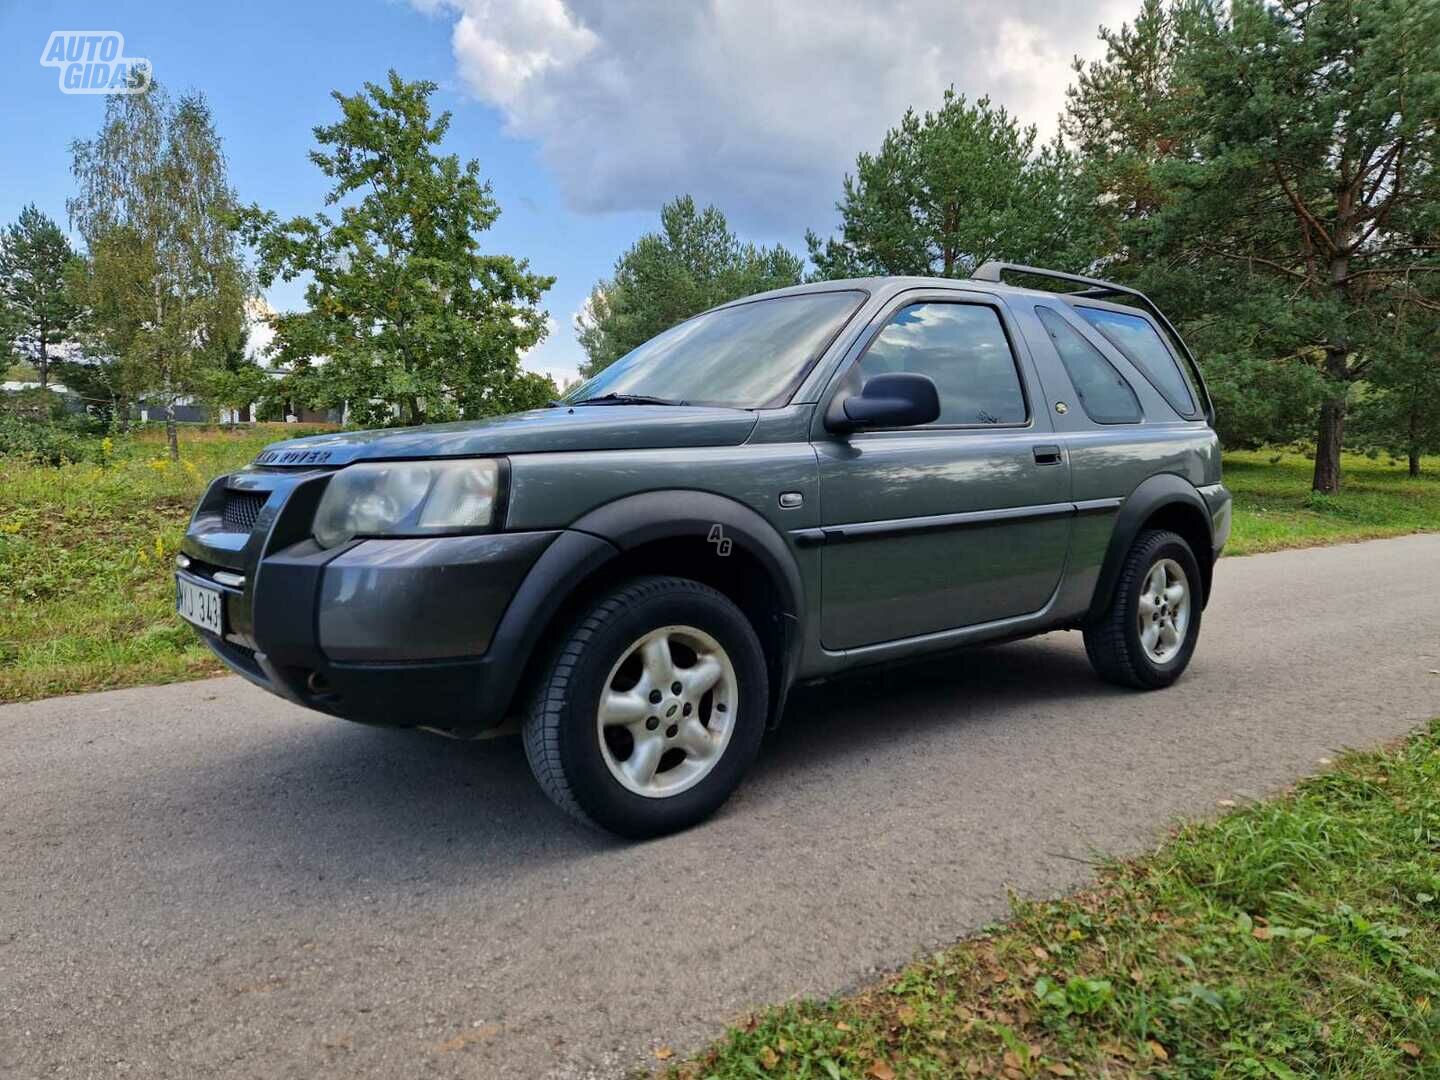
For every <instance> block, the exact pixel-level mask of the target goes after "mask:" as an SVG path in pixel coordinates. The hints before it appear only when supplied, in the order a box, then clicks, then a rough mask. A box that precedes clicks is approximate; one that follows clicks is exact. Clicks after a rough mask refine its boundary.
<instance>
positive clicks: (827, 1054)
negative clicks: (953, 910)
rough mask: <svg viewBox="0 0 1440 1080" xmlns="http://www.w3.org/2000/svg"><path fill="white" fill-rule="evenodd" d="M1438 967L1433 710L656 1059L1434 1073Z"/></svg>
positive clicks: (764, 1068) (1217, 1072)
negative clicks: (985, 925)
mask: <svg viewBox="0 0 1440 1080" xmlns="http://www.w3.org/2000/svg"><path fill="white" fill-rule="evenodd" d="M1437 968H1440V721H1436V722H1434V723H1432V724H1431V725H1430V726H1429V728H1428V729H1427V730H1426V731H1424V732H1422V733H1420V734H1418V735H1416V736H1415V737H1414V738H1412V739H1410V740H1409V741H1407V742H1406V743H1404V744H1403V745H1400V746H1398V747H1395V748H1391V749H1387V750H1383V751H1377V752H1372V753H1364V754H1355V755H1351V756H1347V757H1345V758H1343V759H1342V760H1341V761H1340V762H1339V763H1338V765H1337V766H1336V767H1335V768H1334V769H1333V771H1330V772H1327V773H1324V774H1322V775H1320V776H1317V777H1314V778H1313V779H1310V780H1306V781H1304V782H1303V783H1301V784H1300V785H1299V786H1298V788H1297V789H1296V790H1295V791H1294V792H1293V793H1292V794H1290V795H1287V796H1285V797H1282V798H1278V799H1275V800H1272V801H1269V802H1265V803H1260V804H1257V805H1255V806H1253V807H1249V808H1245V809H1242V810H1237V811H1234V812H1231V813H1229V814H1227V815H1226V816H1225V817H1222V818H1221V819H1219V820H1218V821H1214V822H1209V823H1202V824H1194V825H1190V826H1187V827H1185V828H1183V829H1181V830H1180V831H1179V832H1178V833H1176V834H1175V835H1173V836H1172V837H1171V839H1170V840H1169V841H1168V842H1167V843H1166V844H1164V845H1163V846H1162V847H1160V848H1159V849H1158V850H1157V851H1156V852H1155V853H1154V854H1152V855H1150V856H1148V857H1146V858H1143V859H1139V860H1136V861H1132V862H1125V863H1116V864H1113V865H1110V866H1108V867H1106V868H1105V869H1104V870H1103V872H1102V873H1101V875H1100V879H1099V881H1098V883H1097V884H1096V885H1095V886H1094V887H1093V888H1091V889H1090V890H1088V891H1086V892H1083V893H1080V894H1078V895H1075V896H1072V897H1069V898H1066V899H1064V900H1059V901H1055V902H1045V903H1029V902H1018V901H1017V902H1016V903H1015V905H1014V914H1013V918H1012V921H1011V922H1009V923H1007V924H1006V925H1004V926H1000V927H994V928H991V929H990V930H989V931H988V932H986V933H984V934H982V935H980V936H977V937H975V938H971V939H969V940H967V941H964V942H961V943H960V944H959V945H957V946H955V947H954V948H951V949H949V950H947V951H945V952H942V953H939V954H937V955H935V956H932V957H929V958H927V959H925V960H922V961H919V962H917V963H914V964H912V965H910V966H909V967H907V968H905V969H904V970H903V971H902V972H901V973H900V974H899V975H897V976H895V977H893V978H891V979H889V980H888V981H887V982H885V983H884V984H883V985H880V986H876V987H874V988H872V989H869V990H866V991H864V992H861V993H858V994H855V995H853V996H846V997H837V998H835V999H832V1000H830V1001H826V1002H802V1003H798V1004H792V1005H787V1006H783V1007H776V1008H773V1009H769V1010H766V1011H764V1012H762V1013H759V1014H757V1015H754V1016H752V1017H750V1018H749V1019H748V1020H746V1021H745V1022H743V1023H741V1024H739V1025H737V1026H736V1027H735V1028H733V1029H732V1030H731V1031H730V1033H729V1034H728V1035H727V1036H726V1037H725V1038H723V1039H722V1040H720V1041H719V1042H718V1043H716V1044H715V1045H714V1046H713V1047H712V1048H711V1049H709V1050H708V1051H706V1052H704V1053H703V1054H701V1055H700V1056H699V1057H698V1058H695V1059H693V1060H690V1061H687V1062H684V1063H681V1064H670V1065H669V1066H667V1067H666V1069H665V1075H667V1076H668V1077H672V1078H686V1080H698V1078H700V1077H815V1078H829V1080H840V1078H855V1080H862V1078H863V1080H887V1078H890V1077H900V1076H904V1077H910V1076H914V1077H932V1076H933V1077H952V1076H986V1077H991V1076H997V1077H998V1076H1003V1077H1011V1078H1019V1077H1043V1078H1050V1077H1056V1076H1099V1077H1104V1076H1109V1077H1131V1076H1156V1077H1175V1078H1182V1077H1185V1078H1188V1077H1196V1078H1198V1077H1224V1078H1230V1077H1236V1078H1240V1077H1254V1078H1261V1077H1270V1078H1274V1080H1290V1078H1298V1077H1315V1076H1325V1077H1357V1078H1376V1077H1406V1076H1416V1077H1420V1076H1430V1077H1434V1076H1437V1075H1440V1016H1437V1012H1436V1006H1437V1004H1440V974H1437V971H1436V969H1437ZM657 1055H658V1056H659V1057H661V1058H668V1057H669V1051H668V1050H666V1049H664V1048H662V1049H660V1050H659V1051H657Z"/></svg>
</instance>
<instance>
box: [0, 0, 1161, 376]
mask: <svg viewBox="0 0 1440 1080" xmlns="http://www.w3.org/2000/svg"><path fill="white" fill-rule="evenodd" d="M1133 6H1135V5H1132V4H1130V3H1129V2H1128V0H1127V2H1120V0H1103V2H1102V0H1097V2H1096V3H1093V4H1074V5H1065V6H1064V7H1063V8H1062V9H1061V10H1062V11H1064V12H1066V14H1065V15H1064V16H1063V17H1057V15H1056V12H1055V9H1054V8H1053V7H1052V6H1051V5H1050V4H1049V3H1048V2H1046V0H1012V2H1011V3H1009V4H1007V5H1006V13H1005V14H1004V15H997V14H995V11H996V9H995V7H994V6H993V5H989V4H981V3H978V2H976V3H965V2H963V0H962V2H960V3H958V4H957V3H955V2H952V0H898V2H891V3H886V4H883V5H875V4H867V3H864V2H862V0H790V2H789V3H788V4H786V5H783V6H782V5H775V4H772V3H769V2H768V0H727V2H725V3H717V2H714V0H697V2H695V3H686V2H683V0H677V2H670V0H606V2H601V0H410V2H409V3H406V2H401V0H348V2H340V0H289V2H285V3H281V2H276V0H258V2H257V0H248V2H246V3H243V4H240V3H219V4H210V3H203V2H201V3H195V2H191V3H169V2H151V3H136V2H126V0H118V2H117V0H110V2H106V3H86V2H66V3H34V2H32V3H21V2H18V0H0V102H3V103H4V104H3V106H0V222H8V221H10V220H13V219H14V217H15V216H16V214H17V213H18V212H19V209H20V208H21V207H22V206H23V205H24V204H26V203H28V202H33V203H35V204H36V205H38V206H39V207H40V208H41V209H43V210H45V211H46V212H47V213H49V214H50V215H51V216H53V217H54V218H55V219H56V220H57V221H60V222H61V223H62V224H63V223H64V222H65V199H66V197H67V196H68V195H69V194H70V193H71V191H72V190H73V184H72V180H71V176H70V172H69V166H70V158H69V150H68V147H69V144H70V142H71V140H73V139H76V138H86V137H89V136H91V135H93V134H94V132H95V131H96V130H97V128H98V126H99V123H100V119H101V115H102V113H103V110H104V98H103V97H100V96H94V95H85V96H81V95H66V94H62V93H60V92H59V89H58V83H57V71H56V70H55V69H54V68H47V67H42V66H41V65H40V63H39V59H40V53H41V50H42V48H43V47H44V45H45V43H46V40H47V39H48V37H49V35H50V33H51V31H53V30H118V31H120V32H121V33H123V34H124V35H125V52H126V53H127V54H128V55H132V56H142V57H146V58H148V59H149V60H150V61H151V63H152V65H153V68H154V72H155V77H156V78H157V79H159V80H160V81H161V82H163V83H165V84H166V85H167V86H168V87H169V88H170V89H171V90H184V89H197V90H201V91H203V92H204V93H205V95H206V96H207V97H208V99H209V101H210V104H211V106H212V108H213V110H214V113H215V118H216V124H217V126H218V129H219V131H220V134H221V136H222V137H223V139H224V140H225V147H226V151H227V154H228V157H229V161H230V173H231V180H232V182H233V184H234V186H235V188H236V190H237V191H238V193H239V195H240V198H241V200H242V201H243V202H247V203H249V202H258V203H259V204H260V205H261V206H263V207H266V208H268V209H272V210H275V211H277V212H278V213H280V214H281V215H282V216H288V215H291V214H298V213H309V212H312V211H314V210H316V209H318V208H319V207H320V204H321V200H322V198H323V195H324V192H325V184H324V182H323V181H324V177H322V176H321V174H320V173H319V171H318V170H316V169H315V168H314V166H312V165H311V164H310V163H309V161H308V160H307V159H306V153H307V151H308V150H309V149H310V148H311V146H312V145H313V140H312V136H311V129H312V128H313V127H314V126H315V125H316V124H319V123H326V122H330V121H331V120H332V119H333V117H334V115H335V105H334V102H333V101H332V100H331V99H330V96H329V95H330V92H331V90H333V89H340V90H342V91H344V92H347V93H349V92H353V91H355V90H357V89H358V88H359V87H360V85H361V84H362V83H363V82H364V81H366V80H378V79H381V78H382V77H383V76H384V74H385V72H386V70H387V69H389V68H392V67H393V68H395V69H396V70H398V71H399V72H400V73H401V74H402V75H403V76H404V77H406V78H409V79H420V78H424V79H430V80H432V81H434V82H436V83H438V84H439V86H440V90H439V92H438V93H437V94H436V96H435V98H434V99H433V100H434V104H435V105H436V106H437V107H438V108H441V109H448V110H450V111H451V112H452V113H453V114H454V119H453V124H452V128H451V131H450V136H449V139H448V142H447V146H446V149H447V150H450V151H452V152H455V153H458V154H460V155H461V156H462V157H463V158H476V159H478V160H479V161H480V165H481V170H482V172H483V173H484V174H485V175H486V176H488V177H489V178H490V180H491V182H492V184H493V186H494V191H495V195H496V197H497V199H498V200H499V202H500V205H501V207H502V210H503V213H502V215H501V218H500V220H499V221H498V222H497V224H496V226H495V227H494V228H493V229H492V230H491V231H490V232H489V233H488V234H487V236H486V237H485V239H484V243H485V245H486V247H487V248H488V249H490V250H497V251H503V252H506V253H509V254H513V255H517V256H521V257H524V258H527V259H529V260H530V264H531V267H532V268H533V269H534V270H536V271H538V272H541V273H546V274H553V275H555V276H556V278H557V281H556V284H555V287H554V288H553V289H552V290H551V292H550V293H549V294H548V296H547V299H546V307H547V308H548V310H549V312H550V315H551V317H552V319H553V332H552V334H551V337H550V339H549V340H548V341H547V342H546V343H545V344H543V345H542V346H541V347H540V348H539V349H538V350H536V352H535V353H533V354H532V355H531V356H529V357H527V358H526V363H527V365H529V366H533V367H536V368H538V369H542V370H548V371H550V372H552V373H553V374H556V375H559V376H562V377H563V376H573V373H574V366H575V363H576V361H577V360H578V359H579V358H580V356H581V353H580V349H579V346H578V345H577V344H576V342H575V339H574V335H573V332H572V329H571V320H572V318H573V315H574V313H575V311H576V310H577V308H578V307H579V306H580V304H581V303H582V302H583V300H584V298H585V296H586V295H587V294H588V292H589V290H590V288H591V286H592V285H593V284H594V283H595V281H596V280H597V279H598V278H600V277H603V276H605V275H606V274H607V273H608V272H609V270H610V268H611V266H612V265H613V263H614V260H615V258H616V256H617V255H618V254H619V253H620V252H622V251H623V250H624V249H625V248H626V247H627V246H628V245H629V244H630V243H632V242H633V241H634V239H635V238H636V237H637V236H638V235H639V234H640V233H641V232H643V231H645V230H646V229H649V228H652V227H654V224H655V222H656V220H657V218H656V215H657V211H658V208H659V206H660V204H661V203H662V202H663V201H664V200H665V199H666V198H669V197H670V196H672V195H674V194H677V193H679V192H684V191H689V192H692V193H693V194H695V196H696V197H697V199H700V200H701V201H702V202H704V201H713V202H715V203H716V204H717V205H719V206H720V207H721V209H723V210H725V211H726V213H727V214H728V215H729V216H730V218H731V222H732V225H734V226H735V227H736V228H737V230H738V231H740V232H741V234H742V236H743V237H744V238H746V239H751V240H755V241H757V242H763V243H772V242H776V241H781V242H784V243H786V244H789V245H791V246H792V247H794V248H795V249H797V250H800V249H802V237H803V234H804V230H805V228H806V227H807V226H811V227H815V228H817V229H819V230H821V231H825V230H827V229H828V228H830V227H831V225H832V224H833V217H834V215H833V210H832V204H833V202H834V199H835V198H836V196H837V194H838V192H839V186H840V179H841V176H842V175H843V173H844V170H845V168H846V166H847V164H849V163H850V162H853V160H854V156H855V154H856V152H857V151H859V150H861V149H866V148H871V147H873V146H874V145H876V144H878V142H879V139H880V138H881V136H883V133H884V131H885V129H886V128H887V127H888V126H890V125H892V124H893V123H895V122H896V121H897V120H898V119H899V117H900V115H901V113H903V111H904V108H905V107H906V106H908V105H911V104H914V105H916V106H917V107H920V108H925V107H929V106H932V105H933V104H934V103H935V102H936V101H938V99H939V96H940V93H941V91H942V90H943V88H944V87H945V86H946V85H948V84H950V83H955V84H956V85H957V87H958V88H959V89H961V90H963V91H967V92H969V93H971V94H972V95H977V96H978V95H979V94H981V93H991V94H992V96H994V97H996V98H997V100H999V101H1001V102H1002V103H1004V104H1007V105H1008V106H1009V107H1011V108H1012V110H1014V111H1015V112H1017V114H1019V115H1020V116H1022V118H1024V119H1025V120H1027V121H1033V122H1036V123H1037V124H1039V125H1040V126H1041V128H1042V131H1045V130H1052V129H1053V126H1054V114H1055V112H1056V111H1057V110H1058V109H1059V107H1060V103H1061V95H1062V94H1063V88H1064V84H1065V81H1066V80H1067V78H1068V71H1067V70H1066V66H1067V64H1068V61H1069V58H1070V55H1071V54H1072V53H1074V52H1081V53H1085V54H1093V53H1094V51H1095V48H1094V44H1093V43H1094V28H1095V25H1096V24H1097V23H1100V22H1106V23H1108V24H1111V25H1114V24H1116V23H1118V22H1119V21H1120V19H1121V18H1124V17H1128V15H1129V13H1130V10H1131V8H1132V7H1133ZM906 8H908V9H910V10H909V11H906V10H903V9H906ZM267 296H268V298H269V300H270V301H271V303H272V304H273V305H274V306H276V307H277V308H281V309H285V308H291V307H295V306H298V305H299V304H300V302H301V296H300V290H299V288H298V286H294V285H291V286H285V285H277V286H276V287H275V288H273V289H271V290H270V291H269V292H268V293H267Z"/></svg>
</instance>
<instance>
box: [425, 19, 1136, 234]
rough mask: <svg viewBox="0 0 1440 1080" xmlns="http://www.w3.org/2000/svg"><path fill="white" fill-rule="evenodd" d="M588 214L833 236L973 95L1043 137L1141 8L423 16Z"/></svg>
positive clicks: (480, 92) (474, 85)
mask: <svg viewBox="0 0 1440 1080" xmlns="http://www.w3.org/2000/svg"><path fill="white" fill-rule="evenodd" d="M412 2H413V3H415V5H416V6H417V7H419V8H421V9H422V10H426V11H442V12H449V13H450V14H451V15H452V16H453V17H454V18H455V20H456V21H455V26H454V31H453V35H452V44H453V47H454V51H455V57H456V63H457V66H458V68H459V71H460V74H461V76H462V77H463V78H464V80H465V82H466V84H467V85H468V86H469V88H470V89H471V90H472V91H473V92H474V93H475V94H476V95H477V96H478V97H479V98H480V99H482V100H483V101H485V102H487V103H489V104H491V105H493V106H495V107H496V108H498V109H499V110H500V112H501V113H502V115H503V116H504V118H505V122H506V127H507V130H508V131H509V132H510V133H511V134H513V135H516V136H519V137H523V138H527V139H533V140H535V141H536V142H538V144H539V145H540V148H541V153H542V155H543V157H544V160H545V161H546V163H547V164H548V166H549V167H550V168H551V169H552V170H553V172H554V174H555V176H556V177H557V179H558V181H559V183H560V186H561V188H562V190H563V191H564V193H565V196H566V199H567V200H568V202H569V203H570V204H571V206H572V207H573V208H575V209H576V210H579V211H581V212H604V211H610V210H654V209H655V208H656V207H658V206H659V205H660V203H661V202H663V201H664V200H666V199H668V198H670V197H672V196H673V195H675V194H677V193H680V192H686V191H688V192H690V193H691V194H693V195H695V196H696V198H697V199H700V200H702V201H706V202H714V203H716V204H717V205H719V206H720V207H722V208H723V209H724V210H725V211H726V212H727V213H728V214H729V215H730V216H731V218H732V219H733V220H734V221H735V222H736V223H737V224H740V225H741V226H743V227H745V228H747V229H750V230H758V231H760V232H761V233H765V234H770V235H781V234H790V235H793V234H794V233H796V232H798V231H800V230H801V229H803V228H804V227H805V226H806V225H815V226H818V227H820V228H822V229H824V228H825V227H827V226H828V225H829V223H830V221H831V218H832V211H831V207H832V204H833V203H834V201H835V199H836V197H837V196H838V195H839V191H840V180H841V177H842V176H843V174H844V173H845V171H846V170H847V169H849V168H851V167H853V164H854V160H855V155H856V153H857V152H858V151H860V150H862V149H873V148H874V147H876V146H877V145H878V144H879V141H880V139H881V137H882V136H883V135H884V132H885V130H886V129H887V128H889V127H891V126H893V125H894V124H895V123H896V122H897V121H898V120H899V118H900V116H901V115H902V114H903V113H904V111H905V109H906V108H907V107H908V106H911V105H914V106H916V107H917V108H919V109H922V110H923V109H925V108H930V107H934V106H935V105H936V104H938V102H939V100H940V96H941V93H942V92H943V90H944V89H945V87H946V86H948V85H950V84H951V83H953V84H954V85H955V86H956V88H957V89H958V90H960V91H961V92H963V93H966V94H967V95H969V96H970V97H971V98H975V97H979V96H980V95H982V94H987V93H988V94H989V95H990V96H991V97H992V99H994V100H995V101H996V102H998V103H1000V104H1003V105H1005V106H1006V107H1007V108H1009V109H1010V110H1011V112H1013V113H1015V114H1017V115H1018V116H1019V117H1020V118H1021V119H1022V120H1023V121H1025V122H1027V123H1035V124H1037V125H1038V126H1039V127H1040V129H1041V133H1042V135H1045V134H1049V133H1051V132H1053V131H1054V128H1055V118H1056V115H1057V114H1058V113H1059V111H1060V109H1061V107H1062V105H1063V101H1064V89H1065V86H1066V84H1067V83H1068V82H1069V81H1070V77H1071V72H1070V59H1071V57H1072V55H1074V54H1075V53H1080V54H1081V55H1082V56H1087V57H1088V56H1094V55H1096V54H1097V53H1098V52H1099V46H1098V43H1097V41H1096V37H1095V29H1096V27H1097V26H1098V25H1099V24H1100V23H1105V24H1106V25H1110V26H1116V25H1118V24H1119V23H1120V22H1121V21H1122V20H1124V19H1127V18H1132V17H1133V15H1134V10H1135V8H1136V7H1137V6H1138V5H1137V4H1136V2H1135V0H1096V2H1093V3H1084V4H1081V3H1063V4H1057V3H1054V2H1053V0H1008V2H1007V3H1005V4H1003V5H999V4H993V3H980V2H978V0H971V2H957V0H893V2H891V3H886V4H880V3H875V2H865V0H786V2H785V3H775V2H774V0H706V2H703V3H689V2H686V3H672V2H669V0H630V2H624V0H412Z"/></svg>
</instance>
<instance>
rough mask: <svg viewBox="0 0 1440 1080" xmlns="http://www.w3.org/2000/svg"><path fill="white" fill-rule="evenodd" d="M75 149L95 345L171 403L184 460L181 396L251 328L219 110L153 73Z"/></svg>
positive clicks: (109, 106) (113, 105) (144, 388)
mask: <svg viewBox="0 0 1440 1080" xmlns="http://www.w3.org/2000/svg"><path fill="white" fill-rule="evenodd" d="M71 153H72V158H73V162H72V170H73V172H74V175H75V178H76V180H77V181H78V182H79V187H80V191H79V194H77V195H76V196H75V198H73V199H71V200H70V201H69V204H68V205H69V210H70V217H71V220H72V222H74V224H75V225H76V227H77V228H78V229H79V231H80V233H81V235H82V236H84V238H85V241H86V244H87V246H88V248H89V259H88V262H87V264H86V267H85V273H84V275H83V282H82V286H81V287H82V290H83V295H84V297H85V300H86V302H87V305H88V307H89V309H90V311H89V320H90V322H91V323H92V324H93V328H94V332H95V336H96V337H97V339H98V342H99V346H100V347H99V348H97V349H96V350H95V351H97V352H101V353H108V354H113V355H114V356H116V357H117V358H118V360H119V362H120V365H121V372H122V375H123V379H124V382H125V384H126V391H127V394H134V395H136V396H142V395H143V396H145V397H146V398H148V399H149V400H152V401H154V400H156V399H158V400H159V401H160V403H161V404H162V405H163V406H164V408H165V416H166V437H167V440H168V442H169V446H170V456H171V457H172V458H176V459H178V458H179V456H180V449H179V442H178V439H177V437H176V430H175V404H176V402H177V401H178V400H179V399H180V398H181V397H182V396H186V395H189V394H193V393H195V392H196V391H197V390H198V389H199V388H200V386H201V385H202V383H203V378H204V374H205V372H206V370H207V369H208V368H209V367H213V366H214V365H215V363H216V362H217V361H218V358H219V356H220V355H221V354H222V353H223V351H224V349H225V348H226V347H227V346H228V345H229V344H230V343H233V342H234V341H235V340H236V339H237V337H238V336H239V335H240V333H241V332H242V328H243V305H244V300H245V295H246V292H247V290H248V284H249V282H248V278H247V275H246V271H245V267H244V264H243V263H242V261H241V259H240V257H239V253H238V251H237V249H236V244H235V240H234V237H233V235H232V233H231V231H230V229H229V221H230V218H231V216H232V214H233V211H234V205H235V196H234V192H233V191H232V190H231V188H230V183H229V177H228V173H227V169H226V163H225V155H224V152H223V150H222V148H221V143H220V137H219V135H218V134H217V133H216V131H215V125H214V121H213V118H212V116H211V113H210V108H209V106H208V105H207V104H206V102H205V99H204V97H203V96H201V95H199V94H187V95H184V96H182V97H180V98H179V99H178V100H172V99H171V98H170V96H169V95H168V94H167V93H165V91H164V90H163V89H162V88H161V87H160V86H159V85H158V84H154V83H152V84H151V87H150V89H149V90H148V91H147V92H145V93H142V94H116V95H112V96H111V97H109V98H108V99H107V101H106V106H105V120H104V123H103V124H102V125H101V128H100V133H99V135H98V136H97V137H96V138H94V139H91V140H85V141H77V142H76V143H74V144H73V145H72V147H71Z"/></svg>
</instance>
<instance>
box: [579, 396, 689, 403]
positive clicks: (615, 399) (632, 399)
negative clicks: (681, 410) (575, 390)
mask: <svg viewBox="0 0 1440 1080" xmlns="http://www.w3.org/2000/svg"><path fill="white" fill-rule="evenodd" d="M570 404H571V405H689V404H690V403H689V402H688V401H675V400H673V399H671V398H663V397H651V396H650V395H649V394H601V395H600V396H599V397H587V398H581V399H580V400H579V401H572V402H570Z"/></svg>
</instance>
